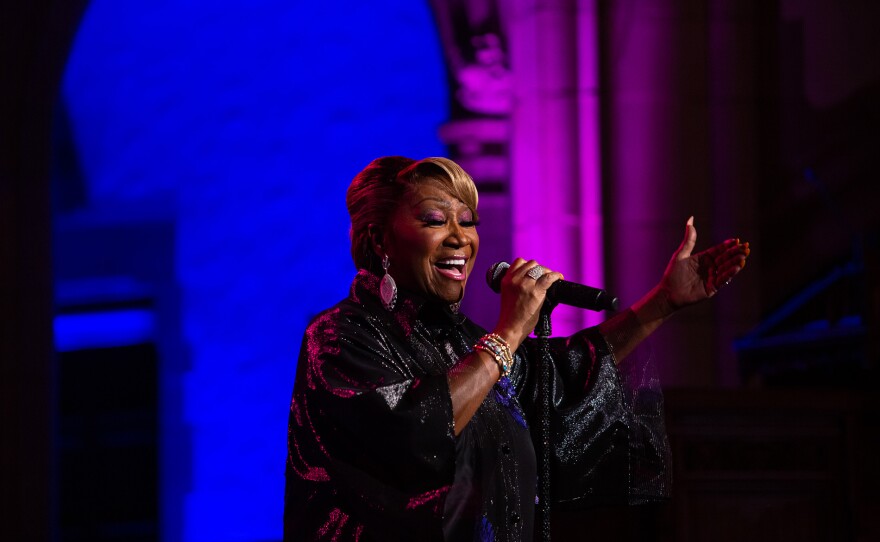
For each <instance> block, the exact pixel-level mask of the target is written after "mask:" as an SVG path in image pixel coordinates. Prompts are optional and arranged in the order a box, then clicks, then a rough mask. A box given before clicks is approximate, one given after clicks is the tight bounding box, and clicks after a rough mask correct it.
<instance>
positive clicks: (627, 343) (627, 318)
mask: <svg viewBox="0 0 880 542" xmlns="http://www.w3.org/2000/svg"><path fill="white" fill-rule="evenodd" d="M672 313H673V309H672V307H671V305H670V304H669V302H668V298H667V296H666V294H665V292H664V291H663V290H662V289H661V288H660V287H659V286H656V287H655V288H654V289H652V290H651V291H650V292H648V293H647V294H645V296H644V297H642V299H640V300H639V301H637V302H636V303H634V304H633V305H632V306H631V307H630V308H628V309H627V310H625V311H622V312H620V313H618V314H615V315H614V316H612V317H611V318H609V319H608V320H606V321H604V322H602V323H601V324H599V331H600V332H601V333H602V335H603V336H604V337H605V340H606V342H608V345H609V346H610V347H611V350H612V352H614V359H615V362H616V363H620V362H621V361H623V359H624V358H626V356H628V355H629V354H630V353H631V352H632V351H633V350H634V349H635V348H636V346H638V345H639V343H641V342H642V341H643V340H645V339H646V338H647V337H648V336H649V335H651V333H653V332H654V331H656V330H657V328H659V327H660V325H661V324H662V323H663V322H665V321H666V320H667V319H668V318H669V317H670V316H671V315H672Z"/></svg>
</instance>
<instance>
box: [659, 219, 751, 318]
mask: <svg viewBox="0 0 880 542" xmlns="http://www.w3.org/2000/svg"><path fill="white" fill-rule="evenodd" d="M696 242H697V230H696V228H694V217H690V218H689V219H688V221H687V224H686V225H685V235H684V240H683V241H682V242H681V246H679V247H678V250H676V251H675V253H674V254H673V255H672V259H671V260H669V265H667V266H666V271H665V272H664V273H663V278H662V279H661V280H660V285H659V286H660V290H661V292H662V294H663V296H664V297H665V298H666V303H667V304H668V309H669V312H670V313H671V312H673V311H676V310H678V309H680V308H682V307H686V306H688V305H692V304H694V303H697V302H699V301H702V300H704V299H708V298H710V297H712V296H714V295H715V294H716V293H718V290H719V289H721V288H722V287H724V286H726V285H727V284H729V283H730V281H731V279H733V277H734V276H736V274H737V273H739V272H740V271H742V269H743V267H745V265H746V258H748V256H749V253H750V249H749V244H748V243H742V242H740V240H739V239H728V240H727V241H724V242H722V243H719V244H717V245H715V246H713V247H711V248H708V249H706V250H704V251H702V252H698V253H696V254H693V253H692V252H693V250H694V245H695V244H696Z"/></svg>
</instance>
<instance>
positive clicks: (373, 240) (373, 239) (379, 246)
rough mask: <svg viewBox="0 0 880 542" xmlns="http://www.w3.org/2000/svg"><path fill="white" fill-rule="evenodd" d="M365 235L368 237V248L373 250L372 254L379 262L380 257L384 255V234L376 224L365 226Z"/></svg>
mask: <svg viewBox="0 0 880 542" xmlns="http://www.w3.org/2000/svg"><path fill="white" fill-rule="evenodd" d="M367 235H368V236H369V237H370V248H372V249H373V253H374V254H375V255H376V256H378V257H379V260H380V261H381V260H382V256H384V255H385V249H386V246H385V232H384V231H383V230H382V228H381V227H379V226H378V225H376V224H370V225H369V226H367Z"/></svg>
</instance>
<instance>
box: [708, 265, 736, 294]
mask: <svg viewBox="0 0 880 542" xmlns="http://www.w3.org/2000/svg"><path fill="white" fill-rule="evenodd" d="M740 271H742V265H739V263H737V264H733V265H729V266H727V267H725V268H723V269H719V270H718V274H717V275H715V280H714V286H715V288H721V287H723V286H727V285H728V284H730V281H731V280H732V279H733V277H735V276H736V275H737V274H738V273H739V272H740Z"/></svg>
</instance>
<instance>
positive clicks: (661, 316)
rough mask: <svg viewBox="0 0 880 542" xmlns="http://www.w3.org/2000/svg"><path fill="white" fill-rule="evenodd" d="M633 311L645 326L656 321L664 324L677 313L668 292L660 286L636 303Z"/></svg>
mask: <svg viewBox="0 0 880 542" xmlns="http://www.w3.org/2000/svg"><path fill="white" fill-rule="evenodd" d="M632 310H633V312H634V313H635V314H636V316H637V317H638V319H639V321H640V322H642V323H645V324H647V323H650V322H654V321H660V322H663V321H665V320H667V319H668V318H669V317H671V316H672V315H673V314H674V313H675V311H676V309H675V306H674V304H673V303H672V301H671V299H670V296H669V292H668V290H667V289H666V288H664V287H663V286H662V285H660V284H658V285H657V286H655V287H654V288H653V289H652V290H651V291H650V292H648V293H647V294H646V295H645V296H644V297H643V298H642V299H640V300H639V301H638V302H636V303H635V304H634V305H633V306H632Z"/></svg>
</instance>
